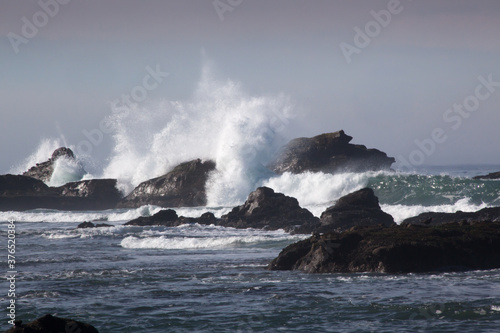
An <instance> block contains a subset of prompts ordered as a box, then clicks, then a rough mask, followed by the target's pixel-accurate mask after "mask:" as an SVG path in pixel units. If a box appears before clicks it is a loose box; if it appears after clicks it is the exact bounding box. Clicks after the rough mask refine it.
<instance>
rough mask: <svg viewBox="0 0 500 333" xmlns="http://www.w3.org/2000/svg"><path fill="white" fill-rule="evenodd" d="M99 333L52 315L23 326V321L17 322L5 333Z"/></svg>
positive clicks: (81, 324)
mask: <svg viewBox="0 0 500 333" xmlns="http://www.w3.org/2000/svg"><path fill="white" fill-rule="evenodd" d="M62 332H75V333H76V332H78V333H99V331H97V329H96V328H95V327H94V326H92V325H90V324H86V323H82V322H80V321H76V320H73V319H67V318H59V317H54V316H52V315H50V314H48V315H45V316H43V317H40V318H38V319H36V320H34V321H32V322H29V323H27V324H23V323H22V321H20V320H19V321H16V322H15V326H13V327H11V328H10V329H8V330H7V331H5V333H62Z"/></svg>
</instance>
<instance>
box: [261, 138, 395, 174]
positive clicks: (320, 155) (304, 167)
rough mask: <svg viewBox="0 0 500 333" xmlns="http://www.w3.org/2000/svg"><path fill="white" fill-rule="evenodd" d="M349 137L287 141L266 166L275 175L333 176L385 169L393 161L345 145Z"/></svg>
mask: <svg viewBox="0 0 500 333" xmlns="http://www.w3.org/2000/svg"><path fill="white" fill-rule="evenodd" d="M351 140H352V137H351V136H349V135H346V134H345V133H344V131H342V130H341V131H338V132H334V133H326V134H321V135H318V136H315V137H312V138H297V139H293V140H292V141H290V142H289V143H288V144H287V145H286V146H285V147H284V148H283V149H282V151H281V153H280V154H279V155H278V158H277V159H276V160H275V161H273V162H272V163H270V164H269V166H268V167H269V168H270V169H271V170H273V171H274V172H276V173H278V174H282V173H284V172H291V173H302V172H305V171H312V172H319V171H321V172H328V173H336V172H343V171H352V172H363V171H372V170H388V169H390V167H391V165H392V163H394V162H395V159H394V158H392V157H387V154H385V153H383V152H381V151H379V150H377V149H367V148H366V147H365V146H363V145H354V144H351V143H349V142H350V141H351Z"/></svg>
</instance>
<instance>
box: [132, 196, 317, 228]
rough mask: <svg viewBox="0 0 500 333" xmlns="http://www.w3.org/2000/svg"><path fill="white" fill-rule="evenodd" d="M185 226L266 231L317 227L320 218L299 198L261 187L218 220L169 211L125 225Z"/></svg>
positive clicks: (211, 217) (210, 214)
mask: <svg viewBox="0 0 500 333" xmlns="http://www.w3.org/2000/svg"><path fill="white" fill-rule="evenodd" d="M185 223H199V224H207V225H210V224H214V225H218V226H224V227H233V228H240V229H244V228H256V229H267V230H277V229H285V230H289V231H291V230H294V229H295V228H296V227H300V226H301V225H303V224H311V225H313V224H314V225H318V224H319V222H318V218H317V217H314V216H313V215H312V213H311V212H309V211H308V210H307V209H305V208H301V207H300V206H299V203H298V201H297V199H295V198H292V197H288V196H285V195H284V194H282V193H275V192H274V191H273V190H272V189H270V188H268V187H259V188H257V190H255V191H254V192H252V193H250V195H249V196H248V199H247V201H246V202H245V203H244V204H243V205H241V206H238V207H234V208H233V210H232V211H231V212H229V213H228V214H226V215H223V216H222V217H221V218H220V219H217V218H216V217H215V216H214V215H213V214H212V213H205V214H203V215H201V216H200V217H199V218H187V217H183V216H181V217H178V216H177V213H176V212H175V211H174V210H171V209H167V210H163V211H160V212H158V213H156V214H155V215H153V216H150V217H139V218H137V219H134V220H131V221H129V222H127V223H126V225H139V226H146V225H161V226H169V227H174V226H178V225H181V224H185Z"/></svg>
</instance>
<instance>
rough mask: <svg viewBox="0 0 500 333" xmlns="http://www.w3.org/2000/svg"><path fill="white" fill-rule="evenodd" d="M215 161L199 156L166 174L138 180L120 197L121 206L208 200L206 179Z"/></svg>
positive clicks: (185, 204)
mask: <svg viewBox="0 0 500 333" xmlns="http://www.w3.org/2000/svg"><path fill="white" fill-rule="evenodd" d="M213 170H215V163H214V162H213V161H205V162H202V161H201V160H200V159H198V160H194V161H190V162H186V163H182V164H180V165H178V166H176V167H175V168H174V169H173V170H172V171H170V172H169V173H167V174H166V175H164V176H161V177H158V178H154V179H150V180H147V181H145V182H143V183H141V184H139V185H138V186H137V187H136V188H135V189H134V190H133V191H132V193H130V194H129V195H127V196H126V197H125V198H123V200H121V201H120V203H119V204H118V207H120V208H137V207H140V206H143V205H156V206H160V207H196V206H204V205H206V203H207V198H206V194H205V183H206V181H207V179H208V175H209V173H210V172H211V171H213Z"/></svg>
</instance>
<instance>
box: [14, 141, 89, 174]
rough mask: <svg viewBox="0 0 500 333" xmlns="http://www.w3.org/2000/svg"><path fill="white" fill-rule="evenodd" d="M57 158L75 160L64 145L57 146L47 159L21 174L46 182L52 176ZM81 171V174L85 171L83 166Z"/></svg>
mask: <svg viewBox="0 0 500 333" xmlns="http://www.w3.org/2000/svg"><path fill="white" fill-rule="evenodd" d="M59 158H67V159H69V160H74V161H76V159H75V154H74V153H73V151H72V150H71V149H69V148H66V147H61V148H57V149H56V150H54V152H53V153H52V156H51V157H50V158H49V159H48V160H47V161H45V162H42V163H37V164H36V165H35V166H33V167H31V168H30V169H29V170H28V171H26V172H25V173H23V176H28V177H32V178H35V179H39V180H41V181H43V182H45V183H48V182H49V181H50V179H51V178H52V174H53V172H54V166H55V163H56V161H57V160H58V159H59ZM81 173H82V176H83V174H84V173H85V172H84V170H83V167H82V172H81ZM80 179H81V178H80ZM80 179H78V180H80Z"/></svg>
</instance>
